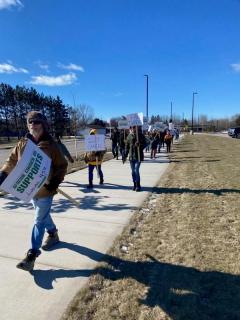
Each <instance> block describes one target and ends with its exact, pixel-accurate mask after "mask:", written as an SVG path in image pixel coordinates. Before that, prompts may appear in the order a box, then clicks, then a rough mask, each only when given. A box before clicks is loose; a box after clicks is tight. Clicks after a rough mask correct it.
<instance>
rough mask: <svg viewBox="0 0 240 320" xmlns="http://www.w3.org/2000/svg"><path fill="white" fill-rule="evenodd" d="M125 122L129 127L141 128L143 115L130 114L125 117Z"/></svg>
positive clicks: (140, 113)
mask: <svg viewBox="0 0 240 320" xmlns="http://www.w3.org/2000/svg"><path fill="white" fill-rule="evenodd" d="M126 117H127V121H128V124H129V126H130V127H134V126H142V125H143V113H142V112H139V113H131V114H128V115H127V116H126Z"/></svg>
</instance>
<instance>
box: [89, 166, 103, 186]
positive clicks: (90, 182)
mask: <svg viewBox="0 0 240 320" xmlns="http://www.w3.org/2000/svg"><path fill="white" fill-rule="evenodd" d="M95 167H97V166H95V165H92V164H89V165H88V181H89V184H92V183H93V170H94V168H95ZM96 169H97V168H96ZM98 173H99V178H100V181H103V172H102V168H101V165H98Z"/></svg>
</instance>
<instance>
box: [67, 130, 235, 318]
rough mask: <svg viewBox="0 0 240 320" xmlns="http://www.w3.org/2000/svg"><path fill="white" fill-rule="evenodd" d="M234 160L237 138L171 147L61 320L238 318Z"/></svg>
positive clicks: (190, 139) (198, 139)
mask: <svg viewBox="0 0 240 320" xmlns="http://www.w3.org/2000/svg"><path fill="white" fill-rule="evenodd" d="M239 159H240V141H239V140H234V139H226V138H221V137H212V136H204V135H196V136H187V137H186V138H185V139H184V140H183V141H182V142H181V143H179V144H178V145H175V146H174V152H173V153H172V154H171V161H172V162H171V164H170V166H169V169H168V170H167V172H166V174H165V175H164V177H163V178H162V179H161V181H160V182H159V185H158V186H157V187H156V188H155V189H154V191H153V194H152V195H151V196H150V197H149V199H148V201H146V202H145V204H144V206H143V208H141V209H140V210H139V211H138V212H136V213H135V215H134V216H133V218H132V220H131V222H130V224H129V226H128V227H127V228H125V230H124V232H123V234H122V235H121V237H119V238H118V239H116V241H115V243H114V245H113V247H112V249H111V250H110V251H109V253H108V255H106V256H105V257H104V258H103V261H102V262H101V263H100V264H99V266H98V268H97V269H96V271H95V272H94V274H93V275H92V276H91V277H90V279H89V282H88V285H87V286H86V287H85V288H84V290H82V291H80V292H79V293H78V294H77V296H76V297H75V299H74V300H73V301H72V303H71V305H70V306H69V308H68V310H67V311H66V313H65V314H64V316H63V319H64V320H66V319H68V320H77V319H79V320H80V319H81V320H93V319H94V320H95V319H97V320H110V319H127V320H135V319H138V320H155V319H156V320H163V319H164V320H167V319H174V320H175V319H176V320H180V319H181V320H189V319H190V320H205V319H206V320H208V319H209V320H210V319H221V320H223V319H224V320H233V319H236V320H237V319H240V304H239V301H240V276H239V273H240V264H239V257H240V256H239V250H238V248H239V242H240V240H239V239H240V216H239V207H240V197H239V193H240V188H239V184H240V180H239ZM149 209H150V210H149ZM123 244H124V245H127V246H128V248H129V253H123V252H121V250H120V247H121V245H123Z"/></svg>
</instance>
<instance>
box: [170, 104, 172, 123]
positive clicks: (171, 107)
mask: <svg viewBox="0 0 240 320" xmlns="http://www.w3.org/2000/svg"><path fill="white" fill-rule="evenodd" d="M170 118H171V119H172V101H171V116H170Z"/></svg>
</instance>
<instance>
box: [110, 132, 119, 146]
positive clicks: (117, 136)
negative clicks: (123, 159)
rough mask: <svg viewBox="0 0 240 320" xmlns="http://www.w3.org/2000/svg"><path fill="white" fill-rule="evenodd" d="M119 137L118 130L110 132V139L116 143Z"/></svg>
mask: <svg viewBox="0 0 240 320" xmlns="http://www.w3.org/2000/svg"><path fill="white" fill-rule="evenodd" d="M119 138H120V133H119V131H118V130H117V131H113V132H112V134H111V140H112V142H113V143H118V142H119Z"/></svg>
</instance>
